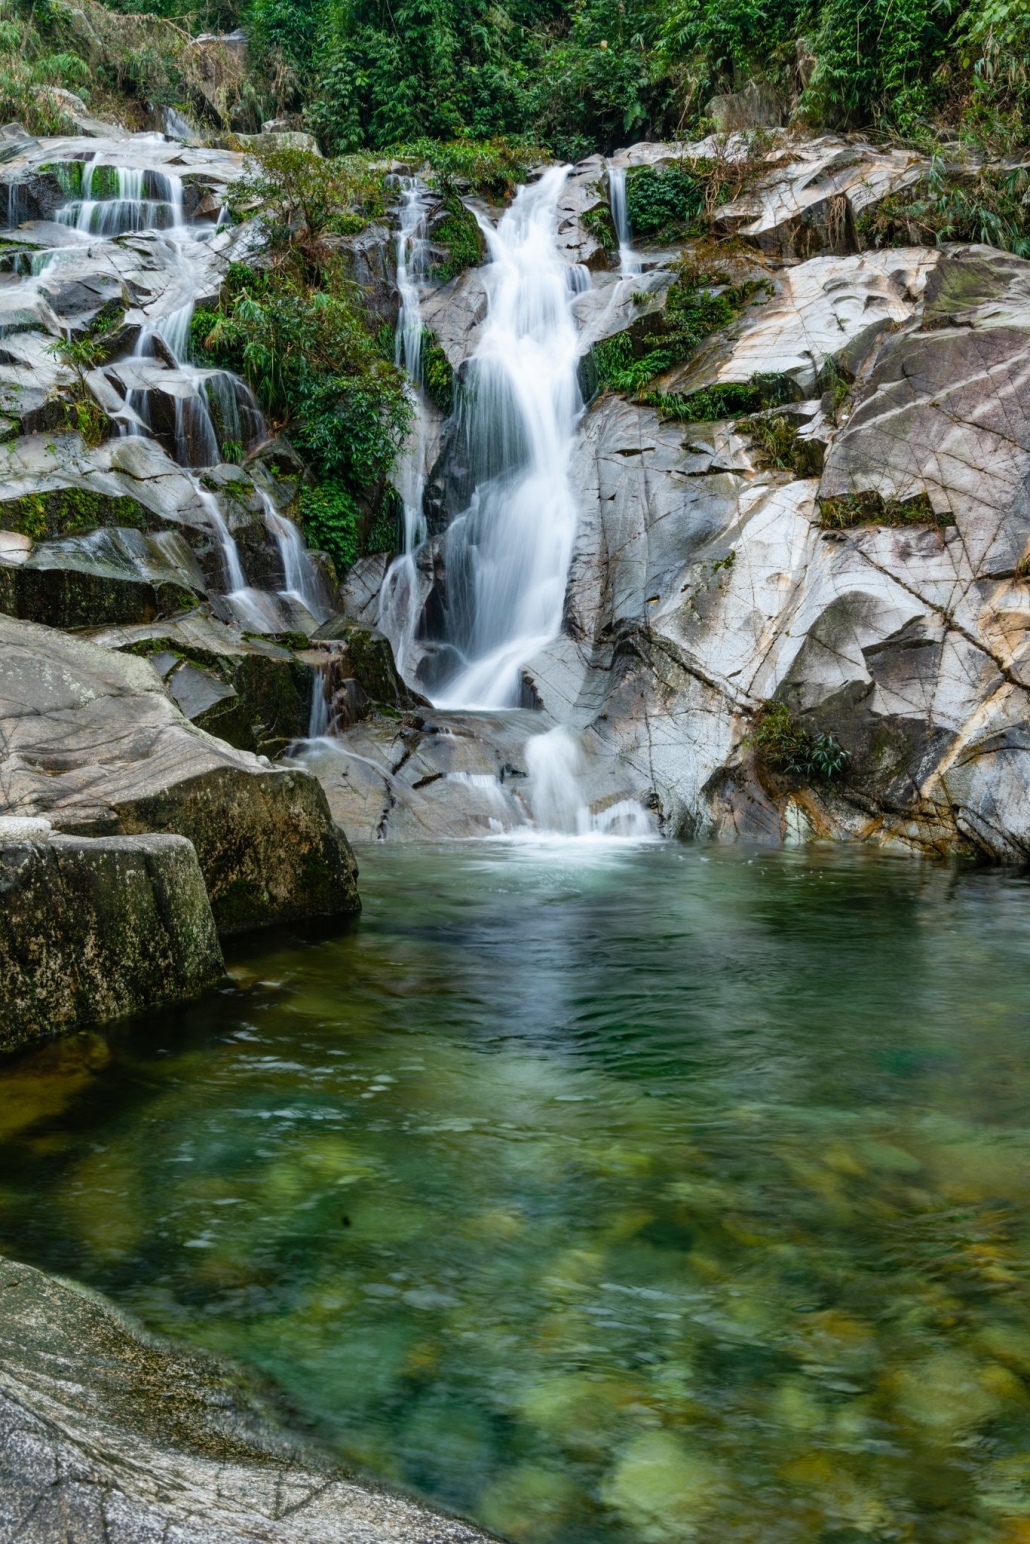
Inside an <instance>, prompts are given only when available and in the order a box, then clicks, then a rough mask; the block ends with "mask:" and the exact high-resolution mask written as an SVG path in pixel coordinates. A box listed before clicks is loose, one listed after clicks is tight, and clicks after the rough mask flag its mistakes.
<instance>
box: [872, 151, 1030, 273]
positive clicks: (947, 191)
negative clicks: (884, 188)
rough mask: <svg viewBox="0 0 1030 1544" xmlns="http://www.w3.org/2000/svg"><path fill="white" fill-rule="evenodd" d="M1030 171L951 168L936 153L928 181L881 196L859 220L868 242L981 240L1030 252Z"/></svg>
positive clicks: (1025, 254)
mask: <svg viewBox="0 0 1030 1544" xmlns="http://www.w3.org/2000/svg"><path fill="white" fill-rule="evenodd" d="M1028 195H1030V174H1028V173H1027V170H1026V168H1025V167H1022V166H1017V167H1013V168H1011V169H1005V168H1001V167H994V166H983V167H980V168H979V169H978V170H977V171H976V172H975V173H969V172H965V173H963V172H960V171H959V170H957V169H955V168H949V167H948V166H946V165H945V163H944V161H943V160H942V159H941V158H940V157H939V156H938V157H935V158H934V159H933V160H932V161H931V163H930V169H929V172H928V173H927V176H926V179H925V181H924V182H922V183H919V184H917V186H916V187H915V188H914V189H910V190H908V191H906V192H905V193H899V194H895V195H893V196H892V197H890V198H885V199H883V200H882V201H881V202H880V203H879V204H877V205H875V206H874V207H873V208H872V209H871V210H869V211H867V212H866V213H865V214H864V215H863V216H862V218H861V219H860V220H859V226H858V229H859V236H860V238H861V239H862V240H863V241H865V242H866V243H867V244H868V245H869V246H874V247H894V246H908V245H932V244H937V245H941V244H943V243H944V242H946V241H968V242H982V243H984V244H985V245H987V246H992V247H1000V248H1001V249H1002V250H1003V251H1005V252H1014V253H1015V254H1016V256H1017V257H1028V256H1030V208H1028V206H1027V197H1028Z"/></svg>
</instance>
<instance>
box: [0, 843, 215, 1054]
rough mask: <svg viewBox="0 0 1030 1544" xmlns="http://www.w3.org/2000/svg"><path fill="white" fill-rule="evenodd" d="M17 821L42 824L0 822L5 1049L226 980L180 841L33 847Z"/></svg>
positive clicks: (192, 864)
mask: <svg viewBox="0 0 1030 1544" xmlns="http://www.w3.org/2000/svg"><path fill="white" fill-rule="evenodd" d="M19 826H25V827H29V828H31V827H32V826H38V827H40V828H44V829H45V823H44V822H42V821H40V822H30V821H24V822H22V821H5V820H3V819H0V892H2V894H3V904H2V906H0V981H2V982H3V990H2V993H0V1050H11V1049H13V1048H14V1047H15V1046H18V1045H21V1044H23V1043H25V1042H27V1041H31V1040H37V1039H41V1038H43V1037H44V1036H46V1035H51V1034H54V1033H59V1032H62V1031H66V1030H70V1029H75V1028H76V1027H77V1026H78V1025H80V1024H91V1023H103V1022H105V1021H106V1020H108V1019H116V1018H120V1017H121V1016H122V1015H123V1014H127V1013H136V1012H139V1011H140V1010H141V1009H143V1008H147V1007H150V1006H151V1005H152V1004H155V1003H166V1002H182V1001H185V1000H187V999H189V998H191V997H196V996H197V995H198V994H199V993H200V992H202V991H203V990H204V988H205V987H207V986H210V985H211V983H212V982H214V981H217V980H218V978H219V977H220V976H221V975H222V974H223V973H224V969H225V967H224V965H223V962H222V951H221V949H220V948H219V945H218V935H217V933H216V931H215V922H214V918H213V917H212V915H211V906H210V903H209V901H208V898H207V892H206V890H205V889H204V881H203V878H202V877H201V873H200V865H199V864H198V862H197V855H196V852H195V851H194V850H193V847H192V845H191V844H190V843H189V842H188V841H187V840H186V838H185V837H182V836H115V837H103V838H97V839H91V838H82V837H73V836H50V835H49V834H42V833H41V835H42V839H40V837H36V838H35V839H32V840H26V839H25V837H24V836H22V835H21V834H20V833H19V832H18V831H17V827H19ZM7 828H15V829H13V830H11V831H9V830H8V829H7Z"/></svg>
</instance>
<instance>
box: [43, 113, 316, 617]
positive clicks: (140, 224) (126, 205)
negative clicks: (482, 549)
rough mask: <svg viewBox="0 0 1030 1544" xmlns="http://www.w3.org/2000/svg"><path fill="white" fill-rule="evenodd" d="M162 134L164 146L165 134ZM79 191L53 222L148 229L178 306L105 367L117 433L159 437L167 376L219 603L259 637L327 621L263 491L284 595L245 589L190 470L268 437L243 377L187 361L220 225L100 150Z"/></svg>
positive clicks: (292, 540)
mask: <svg viewBox="0 0 1030 1544" xmlns="http://www.w3.org/2000/svg"><path fill="white" fill-rule="evenodd" d="M155 138H156V139H158V140H161V141H162V142H163V136H160V135H158V136H155ZM78 194H79V196H77V197H74V198H70V199H69V200H68V202H67V203H66V204H65V205H64V206H63V207H62V208H61V209H60V210H58V211H57V214H56V219H57V221H58V222H59V223H60V224H63V225H65V226H67V227H68V228H70V229H71V230H74V231H76V232H78V233H79V234H80V236H81V237H82V238H83V239H84V240H89V239H91V238H92V239H94V240H111V239H113V238H115V237H118V236H121V235H125V234H130V233H137V232H148V233H152V239H154V240H156V241H158V242H159V243H160V244H161V245H162V246H163V247H164V249H165V253H164V255H165V258H166V259H167V267H168V271H169V273H170V274H172V276H173V283H172V285H171V286H170V288H169V290H167V291H166V296H167V297H168V299H170V300H171V302H172V303H171V304H166V308H165V310H164V311H163V313H162V314H161V315H160V316H157V317H154V318H152V319H150V320H149V321H148V322H147V323H146V324H145V325H144V326H143V327H141V329H140V331H139V334H138V336H137V338H136V342H135V347H134V349H133V351H132V353H131V354H130V355H128V356H123V358H122V359H120V360H116V361H115V362H114V363H113V364H111V365H110V366H108V367H107V373H108V377H109V379H112V384H115V385H118V384H119V382H120V381H121V380H122V378H123V377H124V400H125V406H126V409H128V411H127V412H126V413H125V416H124V417H123V418H122V419H121V421H120V423H119V429H120V432H121V433H123V434H130V435H132V434H137V435H139V434H149V433H151V432H152V430H151V422H150V417H151V415H150V410H149V399H150V391H151V390H152V389H154V388H155V386H156V384H157V383H159V382H160V381H161V378H162V375H164V373H165V372H166V371H167V372H169V373H168V374H167V377H166V382H167V384H166V385H165V386H164V390H165V392H166V393H167V395H168V396H170V397H171V398H172V399H173V401H174V428H173V434H172V437H173V439H174V450H175V455H176V460H177V461H178V462H179V464H180V465H181V466H182V467H183V469H184V471H185V473H186V475H187V477H189V479H190V481H191V483H192V485H193V488H194V491H195V493H196V497H197V500H198V502H199V504H200V505H201V506H202V508H203V510H204V512H205V515H206V518H207V523H208V525H209V527H210V530H211V534H212V537H213V540H214V544H215V547H216V549H217V552H218V554H219V559H220V563H221V568H222V575H223V582H224V585H225V594H224V596H220V597H217V602H218V605H219V606H220V607H221V608H222V609H223V610H224V611H225V613H226V614H227V615H229V616H231V617H233V618H235V619H236V620H237V621H239V622H240V623H241V624H242V625H243V626H245V627H247V628H249V629H250V630H251V631H254V632H281V631H283V630H284V629H291V628H296V627H298V626H300V627H303V626H305V625H307V624H308V622H309V621H313V622H315V623H318V622H321V621H323V620H325V618H326V617H327V616H328V615H329V613H330V610H331V608H330V606H329V605H328V604H327V597H326V596H325V595H324V594H323V592H322V588H321V585H320V581H319V579H318V576H317V574H316V572H315V570H314V568H313V566H312V564H311V561H310V559H309V557H308V554H307V552H306V550H305V548H304V543H303V538H302V537H301V534H300V532H299V530H297V528H296V527H295V526H294V525H293V524H292V522H291V521H289V520H287V519H286V518H285V517H284V516H282V515H280V514H279V513H278V511H277V510H276V509H275V506H274V504H273V503H272V500H271V498H270V497H268V495H267V494H265V493H264V492H263V491H262V490H258V491H259V493H260V496H261V500H262V503H263V506H264V517H265V524H266V528H267V530H268V532H269V534H270V536H271V537H272V538H273V540H274V541H275V542H276V544H277V546H278V548H279V555H280V560H281V562H282V565H283V571H284V589H283V590H282V592H280V593H279V594H275V593H272V592H269V591H264V590H259V589H256V588H255V587H254V586H252V585H249V584H248V583H247V578H246V575H245V573H244V569H243V564H242V561H241V558H240V552H239V548H238V546H237V544H236V540H235V538H234V537H233V535H232V532H231V531H230V529H229V526H228V523H227V521H226V518H225V515H224V514H223V512H222V509H221V506H220V505H219V503H218V500H217V499H216V498H215V497H214V495H213V494H212V493H211V492H210V491H209V490H208V489H206V488H205V487H204V486H203V485H202V483H201V482H200V479H199V477H197V476H196V475H195V472H194V470H193V469H194V468H200V467H204V466H213V465H217V464H218V463H220V462H221V461H223V460H224V459H225V451H226V449H227V448H228V447H229V446H230V445H235V446H236V447H237V449H238V450H242V449H245V448H246V447H247V446H248V445H250V444H253V443H254V442H255V441H257V440H259V439H260V438H261V436H262V435H263V434H264V419H263V417H262V414H261V411H260V409H259V408H258V405H257V402H256V401H255V399H254V397H253V395H252V393H251V392H250V391H249V389H248V388H247V386H246V385H245V384H244V383H243V382H242V381H240V380H238V379H237V377H236V376H234V375H231V374H230V373H229V372H228V371H212V370H203V369H198V368H196V367H195V366H193V365H191V364H190V363H189V360H188V354H189V335H190V324H191V322H192V319H193V313H194V308H195V301H196V294H197V291H198V287H199V278H198V261H197V259H198V256H199V254H200V243H201V242H203V241H204V240H205V239H207V238H208V237H209V236H210V235H211V234H212V233H213V231H214V228H215V227H214V226H213V225H212V224H208V225H206V226H193V225H190V224H189V223H188V222H187V220H186V217H185V206H184V198H183V184H182V180H181V178H179V177H177V176H174V175H173V174H171V173H168V172H165V171H162V170H156V169H151V168H147V169H141V168H138V167H124V166H111V165H109V164H107V163H106V162H105V161H103V160H102V158H101V155H99V154H98V155H95V156H94V157H93V158H92V159H91V160H89V161H87V162H85V163H84V164H83V166H82V171H81V179H80V181H79V185H78ZM62 255H63V249H57V251H56V252H54V253H51V254H49V255H47V256H46V258H45V260H44V261H43V262H42V263H40V265H39V269H38V272H39V275H40V276H42V274H43V273H45V272H46V271H47V270H48V269H49V268H50V267H51V266H54V265H55V264H56V262H59V261H60V259H61V257H62ZM72 255H74V248H73V249H72ZM169 367H172V369H171V370H169ZM173 372H174V373H173Z"/></svg>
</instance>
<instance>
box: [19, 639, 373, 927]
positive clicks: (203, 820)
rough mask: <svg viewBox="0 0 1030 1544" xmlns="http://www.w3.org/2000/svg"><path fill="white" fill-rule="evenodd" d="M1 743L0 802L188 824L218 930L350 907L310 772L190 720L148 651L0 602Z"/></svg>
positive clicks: (55, 815)
mask: <svg viewBox="0 0 1030 1544" xmlns="http://www.w3.org/2000/svg"><path fill="white" fill-rule="evenodd" d="M0 746H2V757H0V807H2V808H3V810H4V812H5V813H9V814H16V815H45V816H46V817H47V818H49V819H50V820H51V821H52V822H53V824H54V826H55V827H56V828H57V829H58V830H61V831H64V832H67V833H74V834H78V835H101V834H103V835H108V834H110V835H114V834H122V835H133V834H136V833H138V832H146V831H171V832H177V833H179V834H180V835H183V836H188V837H189V838H190V840H191V841H192V842H193V845H194V847H195V848H196V850H197V856H198V858H199V860H200V867H201V871H202V873H203V875H204V881H205V883H206V885H207V889H208V894H209V896H210V898H211V905H212V909H213V911H214V914H215V919H216V921H217V923H218V926H219V929H220V931H222V932H232V931H237V930H239V929H242V928H246V927H255V926H261V925H263V924H266V923H270V922H279V921H288V920H292V919H296V918H303V917H311V916H334V915H340V914H346V913H351V912H355V911H357V909H358V907H359V902H358V897H357V889H356V884H355V878H356V869H355V866H354V860H353V857H352V855H351V852H350V849H349V847H348V845H347V841H346V838H345V837H344V836H343V834H342V833H341V832H340V831H339V830H338V829H337V828H336V827H335V826H334V824H333V822H332V819H331V817H330V814H329V810H328V806H327V804H326V800H325V795H324V793H323V792H322V790H321V788H320V787H319V785H318V783H317V782H316V781H315V779H314V778H312V777H310V776H308V775H307V774H306V773H304V772H302V771H299V770H297V769H296V768H290V769H276V768H273V767H271V766H270V765H269V764H268V763H267V762H263V761H262V760H260V759H259V758H257V757H255V756H252V755H249V754H247V752H245V751H239V750H234V749H232V748H231V747H230V746H228V745H225V744H223V743H222V742H221V741H219V740H215V739H213V738H212V737H211V736H210V735H207V734H205V733H204V732H203V731H202V730H200V729H196V728H194V726H193V725H192V724H190V723H189V722H188V721H187V720H186V719H185V718H184V717H183V716H182V714H181V713H180V712H179V710H178V709H177V708H176V707H175V706H174V704H173V703H172V702H171V700H170V699H169V697H168V696H167V695H166V693H165V690H164V687H163V685H162V682H161V680H160V678H159V676H158V675H157V674H156V672H155V671H154V670H153V668H152V667H151V666H150V665H149V664H148V663H147V662H146V661H144V660H140V659H134V658H132V657H131V656H126V655H122V654H115V653H110V652H108V651H107V650H106V649H101V648H98V647H97V646H96V645H94V644H89V643H83V642H81V641H80V640H78V639H75V638H72V637H69V636H68V635H66V634H63V633H60V632H56V631H53V630H51V629H49V628H44V627H37V626H35V625H34V624H32V623H27V622H15V621H12V620H11V619H10V618H7V617H3V616H0Z"/></svg>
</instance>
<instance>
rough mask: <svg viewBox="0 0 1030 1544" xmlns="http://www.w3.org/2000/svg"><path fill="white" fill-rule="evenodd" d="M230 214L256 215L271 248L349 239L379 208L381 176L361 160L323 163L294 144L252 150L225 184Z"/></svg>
mask: <svg viewBox="0 0 1030 1544" xmlns="http://www.w3.org/2000/svg"><path fill="white" fill-rule="evenodd" d="M228 202H229V207H230V209H231V210H232V211H233V212H234V213H242V212H244V211H246V213H247V214H248V215H250V216H253V215H254V214H255V213H257V214H258V215H260V216H261V218H262V219H263V221H264V223H265V226H266V228H267V230H268V234H269V238H270V240H271V242H272V244H273V245H274V246H282V245H284V244H286V243H289V242H292V241H294V240H297V241H300V242H301V243H313V242H317V241H318V240H319V239H320V238H321V237H322V236H324V235H327V234H330V233H333V234H336V235H345V236H350V235H355V234H357V232H358V231H360V230H363V229H364V227H365V226H366V225H367V224H368V222H369V221H370V220H373V219H375V218H376V217H377V216H378V215H381V214H382V212H383V208H384V190H383V174H382V171H381V170H376V169H375V168H374V167H373V166H372V164H371V163H370V161H369V159H368V157H367V156H356V155H354V156H337V157H334V158H332V159H326V158H323V157H322V156H319V155H315V154H314V153H313V152H312V151H310V150H300V149H297V148H296V147H294V146H285V147H278V146H272V147H270V148H268V149H254V150H252V151H251V152H250V154H249V155H248V158H247V169H246V172H245V174H244V176H243V177H241V178H240V179H239V181H238V182H235V183H233V184H232V185H231V187H230V189H229V197H228Z"/></svg>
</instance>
